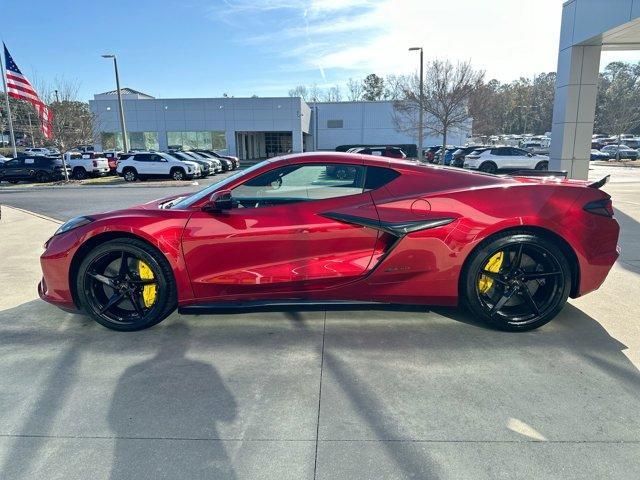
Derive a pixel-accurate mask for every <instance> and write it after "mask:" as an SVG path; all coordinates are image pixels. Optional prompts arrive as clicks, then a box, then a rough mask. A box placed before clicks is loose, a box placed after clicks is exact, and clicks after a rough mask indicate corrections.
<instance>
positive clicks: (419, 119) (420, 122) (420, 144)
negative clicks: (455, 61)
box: [409, 47, 424, 162]
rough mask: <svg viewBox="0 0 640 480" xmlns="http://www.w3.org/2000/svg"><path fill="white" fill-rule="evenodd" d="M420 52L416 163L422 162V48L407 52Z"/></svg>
mask: <svg viewBox="0 0 640 480" xmlns="http://www.w3.org/2000/svg"><path fill="white" fill-rule="evenodd" d="M415 50H420V112H419V114H418V161H419V162H422V160H423V158H422V131H423V125H422V124H423V120H424V92H423V90H424V88H423V86H424V77H423V65H424V63H423V61H422V55H423V53H422V47H411V48H410V49H409V51H415Z"/></svg>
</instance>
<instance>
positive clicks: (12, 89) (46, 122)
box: [3, 43, 53, 138]
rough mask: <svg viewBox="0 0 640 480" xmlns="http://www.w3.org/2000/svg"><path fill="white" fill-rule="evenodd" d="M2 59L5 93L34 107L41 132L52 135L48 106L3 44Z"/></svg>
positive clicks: (50, 115) (51, 117) (46, 135)
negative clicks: (3, 63) (5, 72)
mask: <svg viewBox="0 0 640 480" xmlns="http://www.w3.org/2000/svg"><path fill="white" fill-rule="evenodd" d="M3 45H4V43H3ZM4 61H5V67H6V70H7V93H8V94H9V96H10V97H12V98H16V99H18V100H26V101H27V102H29V103H31V104H32V105H33V106H34V107H35V108H36V111H37V112H38V117H40V124H41V125H42V133H43V134H44V136H45V137H46V138H51V137H52V136H53V133H52V129H51V122H52V121H53V114H52V113H51V112H50V111H49V107H47V106H46V105H45V103H44V102H43V101H42V100H40V97H39V96H38V93H37V92H36V90H35V88H33V87H32V86H31V84H30V83H29V80H27V77H25V76H24V75H22V72H21V71H20V69H19V68H18V66H17V65H16V62H14V61H13V58H11V54H10V53H9V50H7V46H6V45H4Z"/></svg>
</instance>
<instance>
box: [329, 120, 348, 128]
mask: <svg viewBox="0 0 640 480" xmlns="http://www.w3.org/2000/svg"><path fill="white" fill-rule="evenodd" d="M343 126H344V120H327V128H342V127H343Z"/></svg>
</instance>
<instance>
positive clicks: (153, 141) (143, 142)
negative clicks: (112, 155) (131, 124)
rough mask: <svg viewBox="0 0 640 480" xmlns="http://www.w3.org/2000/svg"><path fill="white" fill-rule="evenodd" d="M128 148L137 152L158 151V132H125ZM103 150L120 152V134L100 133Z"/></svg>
mask: <svg viewBox="0 0 640 480" xmlns="http://www.w3.org/2000/svg"><path fill="white" fill-rule="evenodd" d="M127 135H128V136H129V148H131V149H137V150H158V149H159V148H160V146H159V144H158V132H127ZM101 137H102V149H103V150H114V149H116V150H122V149H123V148H124V145H123V143H122V133H120V132H117V133H114V132H102V134H101Z"/></svg>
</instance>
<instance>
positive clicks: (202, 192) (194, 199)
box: [171, 160, 271, 209]
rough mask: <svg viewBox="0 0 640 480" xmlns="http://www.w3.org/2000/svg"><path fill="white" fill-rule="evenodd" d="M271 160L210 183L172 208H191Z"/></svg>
mask: <svg viewBox="0 0 640 480" xmlns="http://www.w3.org/2000/svg"><path fill="white" fill-rule="evenodd" d="M270 161H271V160H265V161H263V162H260V163H257V164H256V165H254V166H253V167H249V168H247V169H246V170H239V171H237V172H236V173H234V174H233V175H229V176H228V177H226V178H223V179H222V180H220V181H219V182H216V183H214V184H213V185H209V186H208V187H207V188H204V189H202V190H200V191H199V192H196V193H194V194H193V195H190V196H188V197H186V198H184V199H182V200H180V201H179V202H178V203H176V204H175V205H172V206H171V208H176V209H184V208H189V207H190V206H191V204H192V203H195V202H197V201H199V200H202V199H203V198H206V197H208V196H210V195H211V194H212V193H213V192H215V191H216V190H220V189H221V188H222V187H224V186H225V185H229V184H230V183H231V182H233V181H234V180H236V179H237V178H238V177H241V176H244V175H247V174H250V173H251V172H254V171H256V170H258V169H259V168H261V167H262V166H263V165H264V164H265V163H268V162H270Z"/></svg>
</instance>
